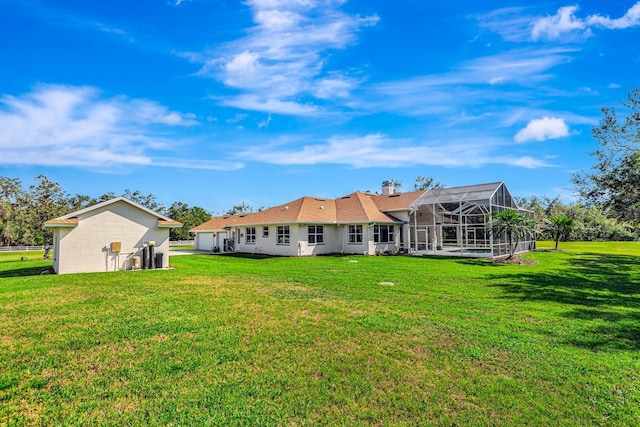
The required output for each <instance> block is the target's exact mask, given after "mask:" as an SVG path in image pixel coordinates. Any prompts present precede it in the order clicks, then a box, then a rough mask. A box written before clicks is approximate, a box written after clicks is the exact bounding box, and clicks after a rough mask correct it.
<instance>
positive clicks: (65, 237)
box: [45, 197, 182, 274]
mask: <svg viewBox="0 0 640 427" xmlns="http://www.w3.org/2000/svg"><path fill="white" fill-rule="evenodd" d="M45 227H46V228H50V229H52V231H53V256H54V257H53V270H54V271H55V272H56V273H58V274H66V273H88V272H99V271H117V270H129V269H131V268H134V267H135V262H134V261H136V260H137V259H138V258H135V257H140V258H139V259H142V256H143V248H144V247H145V246H148V245H153V246H154V252H155V253H156V254H157V253H161V254H162V256H161V257H162V266H161V267H162V268H167V267H168V266H169V257H168V255H169V229H171V228H176V227H182V224H181V223H179V222H177V221H173V220H172V219H170V218H167V217H166V216H164V215H161V214H159V213H157V212H154V211H152V210H150V209H148V208H146V207H144V206H141V205H139V204H137V203H134V202H132V201H131V200H128V199H125V198H124V197H117V198H115V199H111V200H108V201H106V202H102V203H98V204H96V205H93V206H90V207H88V208H86V209H81V210H79V211H76V212H72V213H70V214H67V215H64V216H61V217H59V218H56V219H52V220H50V221H47V222H46V223H45ZM159 258H160V256H159V257H158V259H159ZM158 268H160V266H158Z"/></svg>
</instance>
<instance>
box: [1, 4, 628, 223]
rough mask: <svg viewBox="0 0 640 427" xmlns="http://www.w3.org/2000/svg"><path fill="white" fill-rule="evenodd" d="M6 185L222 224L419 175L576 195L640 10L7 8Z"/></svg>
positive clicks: (623, 76)
mask: <svg viewBox="0 0 640 427" xmlns="http://www.w3.org/2000/svg"><path fill="white" fill-rule="evenodd" d="M0 38H1V40H2V43H0V54H1V57H2V61H1V64H2V66H1V67H0V150H1V151H0V175H2V176H8V177H17V178H20V179H22V181H23V183H24V184H25V185H30V184H31V183H33V178H34V177H35V176H36V175H38V174H40V173H44V174H45V175H47V176H48V177H49V178H50V179H52V180H55V181H57V182H59V183H60V184H62V186H63V187H64V188H65V189H66V190H67V191H69V192H70V193H71V194H76V193H80V194H89V195H92V196H99V195H100V194H103V193H105V192H109V191H113V192H115V193H118V194H120V193H121V192H122V191H124V190H125V189H126V188H129V189H131V190H140V191H142V192H143V193H154V194H155V195H156V196H157V198H158V201H160V202H161V203H163V204H165V205H169V204H171V203H172V202H174V201H177V200H179V201H183V202H186V203H188V204H190V205H198V206H201V207H204V208H206V209H209V210H211V211H214V212H222V211H224V210H226V209H227V208H229V207H231V206H232V205H234V204H238V203H240V202H243V201H244V202H245V203H248V204H249V205H252V206H254V207H256V208H257V207H268V206H272V205H276V204H279V203H284V202H286V201H289V200H293V199H296V198H298V197H301V196H304V195H308V196H318V197H339V196H342V195H345V194H348V193H350V192H352V191H355V190H373V191H376V190H379V189H380V184H381V181H383V180H386V179H395V180H399V181H401V182H402V183H403V185H404V189H405V190H411V189H412V188H413V183H414V180H415V178H416V176H418V175H423V176H431V177H434V178H435V179H436V180H438V181H440V182H442V183H444V184H446V185H447V186H456V185H465V184H473V183H482V182H491V181H505V182H506V183H507V186H508V187H509V188H510V190H511V192H512V193H514V194H515V195H519V196H532V195H541V196H542V195H547V196H551V197H553V196H555V195H560V196H561V197H563V198H564V199H565V200H571V197H572V191H571V189H570V187H571V183H570V178H571V174H572V173H574V172H576V171H579V170H584V169H588V168H589V167H590V165H591V164H592V163H593V159H592V158H591V157H589V156H588V153H589V152H590V151H592V150H593V149H595V148H596V142H595V140H594V139H593V138H592V136H591V127H592V126H594V125H597V123H598V121H599V120H600V117H601V113H600V108H601V107H602V106H616V107H620V105H621V102H622V101H623V100H624V99H625V98H626V94H627V92H628V91H629V90H630V89H631V88H632V87H634V86H637V85H638V84H639V82H638V76H640V49H639V48H638V46H640V1H635V0H631V1H625V0H619V1H613V2H601V1H579V2H577V3H574V2H565V1H548V2H512V1H483V2H478V1H449V2H435V1H418V0H413V1H410V0H394V1H393V2H390V1H384V0H367V1H364V0H350V1H347V0H322V1H321V0H247V1H244V2H241V1H224V0H171V1H169V0H156V1H145V0H139V1H135V2H131V1H120V0H111V1H109V2H90V1H89V2H88V1H78V0H56V1H46V0H0Z"/></svg>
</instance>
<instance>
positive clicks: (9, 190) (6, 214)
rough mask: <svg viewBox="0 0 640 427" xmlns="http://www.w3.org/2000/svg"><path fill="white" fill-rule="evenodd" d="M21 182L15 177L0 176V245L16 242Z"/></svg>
mask: <svg viewBox="0 0 640 427" xmlns="http://www.w3.org/2000/svg"><path fill="white" fill-rule="evenodd" d="M22 192H23V190H22V183H21V182H20V180H19V179H17V178H6V177H3V176H0V245H6V246H9V245H12V244H16V243H18V240H19V238H20V236H19V233H18V227H17V222H16V221H17V213H18V207H19V205H18V201H19V200H22V199H24V197H23V196H22Z"/></svg>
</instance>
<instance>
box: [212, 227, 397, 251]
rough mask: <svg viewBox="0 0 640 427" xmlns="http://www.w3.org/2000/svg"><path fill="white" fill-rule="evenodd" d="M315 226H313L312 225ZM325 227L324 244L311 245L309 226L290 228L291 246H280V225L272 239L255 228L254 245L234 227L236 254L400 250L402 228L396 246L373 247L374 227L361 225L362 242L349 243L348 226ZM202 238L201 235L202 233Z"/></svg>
mask: <svg viewBox="0 0 640 427" xmlns="http://www.w3.org/2000/svg"><path fill="white" fill-rule="evenodd" d="M311 225H314V224H311ZM318 225H322V226H323V227H324V230H323V231H324V243H323V244H310V243H309V236H308V231H309V225H307V224H304V225H299V224H290V225H289V230H290V243H289V244H288V245H286V244H277V225H269V226H268V227H269V236H268V237H263V226H262V225H259V226H256V227H255V228H256V239H255V243H247V242H246V236H247V232H246V230H247V227H244V226H243V227H234V228H232V229H231V232H230V235H231V236H233V237H234V238H235V239H236V251H237V252H244V253H252V254H268V255H279V256H313V255H325V254H332V253H345V254H358V255H375V253H376V250H377V249H379V250H381V251H382V252H384V251H391V252H394V253H395V252H396V251H397V250H398V249H399V247H400V227H399V226H398V225H396V226H395V243H380V244H375V243H374V240H373V239H374V233H373V225H368V224H361V225H362V240H363V241H362V242H361V243H349V235H348V234H349V226H348V225H333V224H318ZM199 234H201V233H199Z"/></svg>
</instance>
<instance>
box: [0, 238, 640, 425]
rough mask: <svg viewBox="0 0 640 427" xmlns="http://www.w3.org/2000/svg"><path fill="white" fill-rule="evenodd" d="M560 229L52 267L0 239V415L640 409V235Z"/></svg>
mask: <svg viewBox="0 0 640 427" xmlns="http://www.w3.org/2000/svg"><path fill="white" fill-rule="evenodd" d="M539 246H540V247H541V248H551V247H552V246H553V245H552V243H550V242H541V243H540V244H539ZM560 249H561V251H559V252H556V251H551V250H541V251H538V252H535V253H531V254H528V255H527V257H528V258H531V259H535V260H537V261H539V263H538V264H535V265H503V264H495V263H492V262H490V261H487V260H476V259H445V258H433V257H431V258H427V257H425V258H420V257H362V256H335V257H333V256H327V257H312V258H268V257H259V258H256V257H241V256H211V255H193V256H180V257H174V258H172V259H171V264H172V265H173V266H175V269H173V270H166V271H159V270H154V271H132V272H118V273H96V274H77V275H63V276H57V275H38V273H39V271H40V270H42V269H44V268H46V267H48V266H49V265H50V263H49V262H45V261H41V260H38V258H39V257H41V256H42V254H34V253H29V254H28V255H26V256H29V257H32V259H31V260H26V261H21V257H22V256H25V254H0V344H1V345H0V425H5V424H6V425H47V426H48V425H62V424H64V425H78V424H91V425H332V426H333V425H434V424H436V425H441V424H444V425H505V426H512V425H640V243H638V242H625V243H603V244H602V243H592V244H586V243H563V242H561V244H560ZM29 274H33V275H29Z"/></svg>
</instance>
